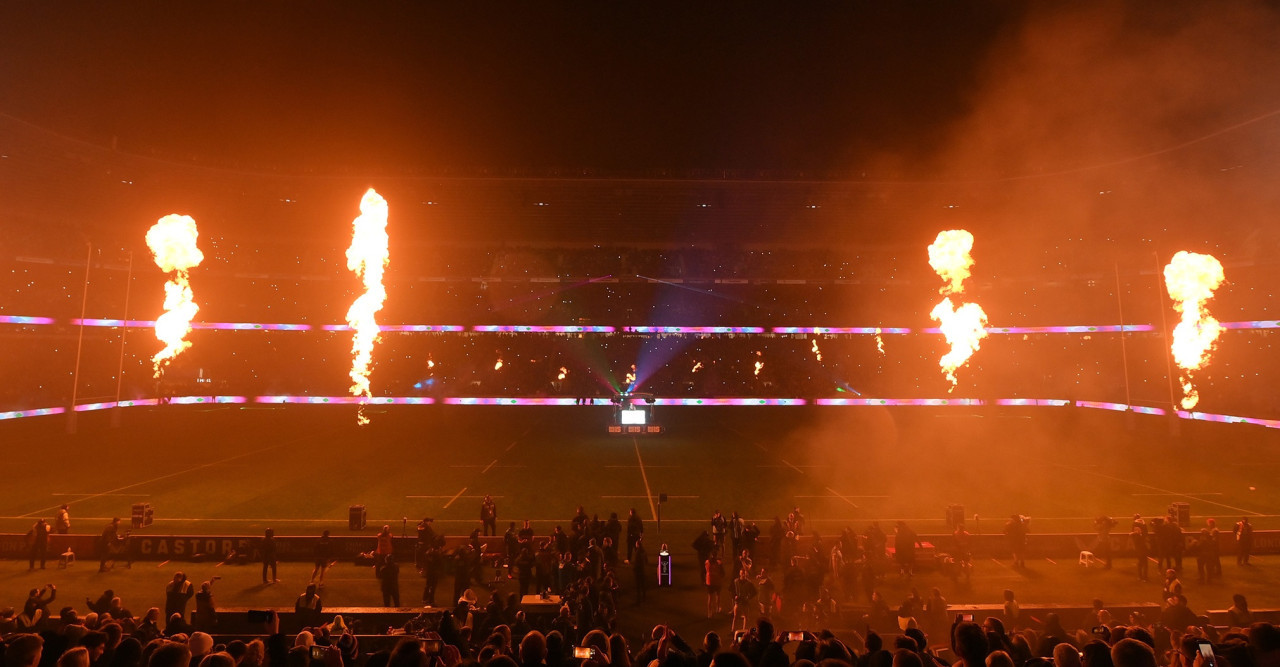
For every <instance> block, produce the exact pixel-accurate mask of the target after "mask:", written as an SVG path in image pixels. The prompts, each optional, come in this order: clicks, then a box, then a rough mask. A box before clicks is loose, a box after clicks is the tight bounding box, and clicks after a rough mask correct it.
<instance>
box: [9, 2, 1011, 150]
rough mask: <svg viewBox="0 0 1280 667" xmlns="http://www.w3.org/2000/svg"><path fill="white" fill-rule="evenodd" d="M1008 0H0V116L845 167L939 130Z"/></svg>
mask: <svg viewBox="0 0 1280 667" xmlns="http://www.w3.org/2000/svg"><path fill="white" fill-rule="evenodd" d="M1017 6H1018V5H1015V4H1013V3H1002V2H981V3H958V2H947V3H925V2H919V3H879V2H875V3H872V2H843V3H809V4H805V5H804V6H800V3H737V2H716V3H684V2H681V3H655V2H580V3H568V2H563V3H554V2H528V3H504V4H498V3H461V2H460V3H427V2H369V3H365V2H358V3H357V2H347V3H333V2H208V3H172V2H162V3H47V2H7V3H4V5H3V7H2V8H0V61H2V62H3V63H4V65H3V68H0V112H4V113H8V114H11V115H14V116H17V117H19V118H22V119H24V120H28V121H31V122H34V123H37V124H40V125H42V126H45V127H48V128H52V129H54V130H56V131H58V132H61V133H64V134H67V135H70V136H73V137H77V138H83V139H87V140H90V141H93V142H97V143H109V142H110V141H111V140H112V138H113V137H116V138H118V141H119V146H120V148H121V149H123V150H131V151H139V152H146V151H152V150H155V151H159V152H160V153H161V154H165V155H172V156H176V157H182V156H187V155H206V156H207V155H213V156H217V157H219V158H227V159H233V160H245V161H248V162H260V163H266V164H282V165H286V166H302V167H317V168H325V167H332V166H335V165H339V164H342V165H347V166H357V167H360V166H374V165H377V166H381V167H384V168H385V167H390V168H397V167H402V168H416V167H425V168H440V167H450V166H476V165H500V166H589V167H600V168H605V169H633V168H649V167H674V168H687V167H712V168H715V167H745V168H777V169H798V168H808V169H826V168H837V167H838V168H843V167H849V166H851V165H852V164H855V163H857V162H858V161H859V160H865V159H869V158H871V157H873V156H876V155H878V154H882V153H894V154H898V155H906V156H911V155H914V154H919V153H923V152H926V151H929V150H931V149H932V147H933V146H934V145H935V144H936V143H937V142H939V141H940V140H941V139H942V136H943V134H944V133H945V132H946V130H947V129H948V127H949V124H950V123H952V122H954V121H955V120H956V119H958V118H959V117H961V116H962V115H963V114H964V112H965V111H966V109H967V103H968V100H967V99H966V97H967V96H968V95H969V94H970V91H971V90H972V88H973V87H974V85H975V76H976V73H977V72H978V71H979V69H980V65H981V63H982V62H983V61H984V59H985V58H986V57H987V54H988V52H989V49H990V48H991V45H992V44H993V43H994V42H995V41H996V40H997V39H998V38H999V36H1000V35H1001V34H1003V33H1007V32H1008V31H1010V30H1013V29H1015V28H1016V26H1017V25H1018V23H1019V21H1020V19H1021V17H1020V15H1019V13H1020V11H1021V10H1019V9H1017V8H1016V7H1017Z"/></svg>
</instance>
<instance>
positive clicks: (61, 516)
mask: <svg viewBox="0 0 1280 667" xmlns="http://www.w3.org/2000/svg"><path fill="white" fill-rule="evenodd" d="M69 510H70V507H69V506H68V505H67V504H66V503H63V505H62V506H61V507H59V508H58V512H57V514H55V515H54V517H53V532H55V533H57V534H59V535H66V534H67V533H69V532H71V513H70V512H69Z"/></svg>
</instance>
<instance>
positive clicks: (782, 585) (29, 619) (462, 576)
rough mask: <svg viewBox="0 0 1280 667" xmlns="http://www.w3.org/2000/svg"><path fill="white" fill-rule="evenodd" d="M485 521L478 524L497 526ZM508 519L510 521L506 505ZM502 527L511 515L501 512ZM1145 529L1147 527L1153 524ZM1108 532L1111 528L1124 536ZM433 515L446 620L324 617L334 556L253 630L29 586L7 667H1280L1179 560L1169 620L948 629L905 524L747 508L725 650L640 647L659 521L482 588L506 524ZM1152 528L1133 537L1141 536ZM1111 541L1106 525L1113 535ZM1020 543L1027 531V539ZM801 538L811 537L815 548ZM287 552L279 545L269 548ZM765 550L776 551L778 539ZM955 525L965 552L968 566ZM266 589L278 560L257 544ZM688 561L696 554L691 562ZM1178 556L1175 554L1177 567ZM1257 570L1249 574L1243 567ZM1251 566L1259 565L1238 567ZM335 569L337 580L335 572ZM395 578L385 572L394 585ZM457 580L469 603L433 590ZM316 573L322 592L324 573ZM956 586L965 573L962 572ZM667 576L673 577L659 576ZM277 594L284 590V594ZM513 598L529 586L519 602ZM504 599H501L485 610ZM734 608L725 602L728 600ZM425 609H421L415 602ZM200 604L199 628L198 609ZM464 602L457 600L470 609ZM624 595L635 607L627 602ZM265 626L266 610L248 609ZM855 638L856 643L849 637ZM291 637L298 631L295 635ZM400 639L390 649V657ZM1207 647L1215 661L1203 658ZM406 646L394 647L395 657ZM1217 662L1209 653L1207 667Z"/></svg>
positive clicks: (1167, 589)
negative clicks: (1216, 613) (831, 528)
mask: <svg viewBox="0 0 1280 667" xmlns="http://www.w3.org/2000/svg"><path fill="white" fill-rule="evenodd" d="M484 509H485V508H484V507H483V506H482V516H483V512H484ZM495 509H496V508H495ZM495 514H496V512H495ZM1139 519H1140V518H1135V523H1134V525H1135V526H1139V525H1145V523H1141V524H1140V523H1139ZM1018 521H1019V517H1016V516H1015V517H1013V518H1011V520H1010V526H1006V531H1005V532H1006V536H1007V538H1008V540H1009V544H1010V548H1011V549H1013V552H1014V554H1015V560H1016V558H1017V553H1018V551H1017V549H1018V546H1017V543H1018V539H1019V537H1018V536H1019V534H1020V533H1018V531H1017V530H1015V528H1016V526H1014V527H1011V526H1013V525H1014V524H1015V523H1016V522H1018ZM1111 523H1114V522H1110V523H1108V524H1107V526H1106V527H1107V528H1108V529H1109V527H1110V525H1111ZM432 524H433V522H432V521H431V520H430V519H424V520H423V521H422V522H421V523H420V524H419V525H418V535H417V539H416V543H415V548H414V566H415V567H416V568H417V569H418V570H419V571H420V572H421V574H422V575H423V577H422V580H423V581H424V588H423V591H422V601H423V603H424V604H426V605H429V607H432V608H434V607H435V603H436V602H437V597H440V596H442V597H444V599H445V601H446V603H447V607H448V608H446V609H445V610H443V611H438V612H431V611H430V610H428V611H427V612H424V613H423V614H421V615H419V616H417V617H415V618H412V619H411V620H409V621H407V622H406V623H404V624H403V625H402V626H399V627H388V628H386V629H385V630H384V629H383V628H362V627H361V620H360V619H358V618H344V617H343V616H342V615H333V614H332V613H330V614H329V615H325V614H323V613H322V612H323V609H324V605H323V604H322V602H321V594H322V593H321V589H320V587H319V586H320V585H322V584H323V579H324V568H323V567H320V565H322V563H321V562H320V561H321V560H323V561H325V562H326V563H327V562H328V560H329V559H330V557H331V551H329V550H328V549H329V548H328V546H327V545H326V544H324V542H321V543H320V544H319V545H317V547H316V550H317V551H316V554H317V566H318V567H317V568H316V570H315V571H313V573H312V584H311V585H309V586H308V587H307V590H306V591H305V592H304V593H303V594H302V595H300V596H299V598H298V601H297V603H296V605H295V607H294V610H293V613H292V614H291V615H288V616H283V617H282V615H281V614H277V613H276V612H274V611H266V612H258V613H260V615H261V617H260V618H257V619H250V620H251V622H254V623H258V624H259V625H258V626H257V630H258V632H257V633H251V634H248V635H241V634H236V633H231V634H228V633H225V632H221V631H220V629H219V625H218V615H217V612H216V606H215V604H214V600H213V590H212V586H213V584H214V583H215V582H214V581H208V582H204V583H203V584H202V585H201V586H200V587H199V589H198V590H199V592H196V591H197V589H196V587H195V586H194V585H193V584H192V582H190V581H188V580H187V579H186V577H185V575H184V574H183V573H181V572H178V573H176V574H175V575H174V577H173V579H172V581H170V582H169V583H168V584H167V585H166V587H165V590H164V603H163V611H162V609H161V607H160V606H155V607H151V608H149V609H148V610H147V611H145V612H144V613H142V614H140V615H135V614H134V613H132V612H131V611H130V610H129V609H128V608H127V607H126V606H125V601H123V600H122V599H121V598H120V597H119V596H117V595H116V594H115V592H114V591H112V590H106V591H104V592H103V593H102V595H101V596H99V597H98V598H97V599H96V600H94V599H86V600H85V608H86V611H85V612H83V613H82V612H81V611H80V610H78V609H77V608H76V605H67V606H63V607H62V608H61V610H60V611H59V612H58V613H57V614H56V615H55V614H51V613H50V611H49V610H50V608H51V607H52V606H53V604H54V602H55V601H57V600H58V598H57V589H56V587H55V586H53V585H49V586H47V587H45V588H44V589H38V590H32V591H31V592H30V594H29V596H28V598H27V599H26V601H25V602H24V603H23V606H22V609H21V611H20V612H17V611H16V610H13V609H10V610H6V611H3V612H0V636H3V637H4V639H3V641H2V642H0V648H3V663H4V665H6V667H54V666H55V665H56V666H57V667H273V666H274V667H281V666H285V667H309V666H310V665H313V664H314V665H316V667H319V666H320V665H324V667H428V666H434V667H454V666H456V665H463V666H464V667H465V666H467V665H472V666H477V665H480V666H483V667H543V666H545V667H569V666H583V667H606V666H607V667H630V666H631V665H649V666H653V667H708V666H710V665H717V666H720V667H787V666H793V667H813V666H819V667H841V666H857V667H925V666H929V667H941V666H944V665H956V666H957V667H969V666H971V665H973V666H977V665H983V666H984V667H1156V666H1157V665H1169V666H1171V667H1213V665H1223V666H1224V667H1268V666H1269V665H1272V664H1275V661H1276V660H1277V659H1280V632H1278V631H1277V630H1276V628H1274V627H1273V626H1271V625H1270V624H1268V623H1265V622H1255V619H1254V617H1253V612H1252V611H1251V610H1250V609H1249V607H1248V603H1247V601H1246V600H1245V598H1244V597H1243V596H1240V595H1237V596H1235V597H1234V599H1233V605H1232V607H1231V608H1230V609H1229V610H1228V611H1227V622H1226V624H1225V625H1214V624H1213V623H1212V622H1211V621H1210V620H1209V618H1208V617H1207V616H1204V615H1199V614H1196V613H1195V612H1193V611H1191V610H1190V607H1189V605H1188V603H1187V599H1186V597H1185V596H1184V595H1183V589H1182V584H1181V582H1180V581H1179V579H1178V576H1179V570H1178V569H1177V567H1178V566H1179V564H1178V563H1176V562H1175V561H1173V560H1169V561H1168V563H1169V564H1170V566H1171V567H1170V569H1169V570H1168V572H1167V575H1166V578H1165V581H1164V582H1163V593H1162V598H1163V605H1162V607H1161V609H1160V611H1159V612H1158V615H1157V616H1155V617H1152V618H1144V617H1143V616H1142V615H1141V613H1129V614H1127V615H1126V617H1125V618H1118V617H1117V616H1118V614H1117V615H1113V614H1112V612H1111V611H1110V610H1108V609H1107V606H1106V605H1105V604H1104V603H1103V602H1102V601H1101V600H1095V602H1094V606H1093V609H1092V610H1091V611H1088V612H1084V611H1083V610H1082V615H1083V616H1085V617H1086V618H1087V620H1086V622H1085V623H1083V624H1082V626H1081V627H1078V628H1068V627H1065V626H1064V624H1063V621H1062V620H1061V619H1060V618H1059V616H1058V615H1057V614H1056V613H1047V614H1045V613H1039V612H1037V614H1033V613H1029V612H1028V611H1026V610H1024V609H1023V608H1022V607H1021V606H1020V605H1019V603H1018V601H1017V600H1016V598H1015V595H1014V593H1013V592H1012V591H1005V595H1004V597H1005V602H1004V605H1003V607H1002V608H1001V609H999V610H994V609H993V610H991V612H990V614H991V615H990V616H988V617H987V618H985V620H979V619H975V618H973V617H972V614H969V615H960V614H957V615H952V614H951V613H949V607H948V603H947V601H946V600H945V599H944V598H943V597H942V595H941V593H940V592H939V590H938V589H937V588H934V589H933V590H932V591H931V592H930V593H929V595H928V596H927V597H922V596H920V595H919V594H918V593H917V592H916V590H915V589H914V588H913V589H911V593H910V595H909V596H908V597H907V598H906V599H904V600H903V601H902V602H901V603H900V604H897V605H890V603H889V602H888V601H887V600H886V599H885V598H884V597H883V596H882V595H881V594H880V592H879V590H878V587H879V584H881V583H883V582H884V581H885V579H887V578H890V577H897V578H898V579H899V580H900V581H907V582H910V580H911V578H912V577H913V575H914V574H915V573H914V568H915V563H916V555H917V554H916V546H917V544H918V543H919V537H918V536H917V535H916V534H915V533H914V532H913V531H912V530H911V528H910V527H909V526H908V525H907V524H906V523H904V522H897V523H896V525H894V526H893V527H892V529H891V532H890V533H886V532H885V531H883V530H882V529H881V528H880V526H879V525H878V524H877V523H871V524H869V525H867V526H866V528H865V529H864V530H862V531H860V532H855V531H854V530H853V529H852V528H848V529H845V530H844V531H842V532H841V533H840V534H839V535H838V536H836V537H835V538H833V539H829V540H824V539H823V538H822V537H820V536H818V535H817V534H816V533H813V532H812V530H810V529H807V528H806V525H805V517H804V514H803V513H802V512H801V511H800V509H799V508H795V509H794V510H792V511H791V512H790V513H788V514H787V515H786V517H785V518H783V517H781V516H780V517H776V518H775V520H774V521H773V522H772V525H770V526H766V527H765V528H764V529H763V532H764V533H765V534H764V535H762V534H761V533H762V529H761V527H759V526H757V525H756V524H755V523H754V522H751V521H747V520H745V519H743V518H742V517H740V516H739V515H738V514H737V513H730V514H728V515H725V514H722V513H720V512H718V511H717V512H715V514H714V515H713V516H712V518H711V520H710V522H709V523H708V524H707V526H706V529H705V530H703V531H702V532H701V533H700V534H699V535H698V537H697V538H696V539H695V541H694V542H693V544H692V545H690V548H691V549H692V550H693V551H694V552H695V553H696V554H697V560H698V561H699V562H701V563H702V567H701V568H699V569H700V572H699V573H698V576H699V581H700V586H701V587H703V588H704V589H705V590H706V593H707V606H706V614H707V616H708V618H711V619H716V620H718V621H725V622H727V626H728V628H729V631H728V632H727V633H726V634H725V636H724V637H721V636H720V635H719V633H718V632H710V633H708V634H707V635H706V636H705V637H703V638H702V640H701V642H700V644H699V643H691V642H690V641H688V640H686V639H685V638H684V637H682V636H681V635H680V634H679V633H678V631H677V629H675V628H673V627H671V626H669V625H667V624H665V623H659V624H657V625H656V626H655V627H654V628H653V630H652V632H651V633H649V634H648V635H647V636H645V637H643V638H642V641H641V642H639V643H637V644H632V643H630V642H629V641H628V639H627V638H626V637H625V636H624V635H623V634H621V633H620V631H619V623H618V621H619V615H620V614H621V613H647V614H648V615H649V616H653V615H655V613H666V612H655V611H654V610H653V608H652V607H647V606H646V598H647V595H646V589H647V588H648V582H650V581H652V580H653V579H654V574H655V571H658V572H660V571H661V569H660V568H657V569H656V570H655V561H656V560H658V557H659V556H661V557H665V556H666V555H667V554H668V553H669V552H670V551H671V548H670V547H669V546H668V545H666V544H663V545H660V546H655V547H654V549H655V551H656V553H655V554H654V556H653V557H651V556H650V555H649V550H650V547H648V546H647V545H646V541H645V530H644V528H645V526H644V522H643V521H642V520H640V518H639V517H638V515H636V513H635V512H634V511H633V512H632V513H631V515H630V516H628V517H627V518H626V519H625V520H624V519H621V518H620V517H619V516H618V515H617V514H616V513H615V514H610V516H609V517H608V518H607V519H603V520H602V519H601V518H600V517H599V516H598V515H590V516H589V515H588V514H587V512H586V511H585V510H584V509H583V508H581V507H580V508H579V509H578V511H577V513H576V514H575V515H574V517H573V518H572V520H571V521H570V522H569V524H568V525H569V527H568V529H567V530H566V529H564V528H563V527H562V526H556V527H555V529H554V530H553V531H552V532H551V533H550V534H547V535H536V534H535V533H534V531H533V529H532V528H531V527H530V524H529V522H527V521H526V522H524V524H523V525H522V526H518V525H517V524H516V523H514V522H513V523H510V524H509V526H508V528H507V530H506V532H505V533H504V534H503V535H502V536H501V539H502V546H501V548H500V550H499V551H498V552H497V553H496V554H494V556H495V557H496V561H495V562H494V563H493V564H494V565H497V564H498V563H501V564H502V565H503V566H504V567H503V568H502V569H504V570H505V571H507V572H509V573H510V574H509V576H508V577H507V580H506V581H504V580H503V579H502V578H499V579H496V580H492V581H486V580H487V578H486V577H485V576H484V575H483V574H482V571H483V569H484V565H485V562H484V561H485V557H486V556H485V549H484V544H483V543H482V542H481V540H482V539H483V537H482V535H481V532H482V530H483V531H484V533H485V536H484V537H487V536H488V534H489V533H491V532H494V533H496V526H490V525H488V524H486V525H485V526H484V528H483V529H481V528H478V529H476V530H475V531H474V532H473V533H472V534H471V536H470V540H469V541H468V542H467V543H466V544H463V545H461V546H459V547H457V548H454V549H449V550H447V551H446V550H445V545H446V541H445V539H444V536H443V535H440V534H437V533H436V532H435V530H434V528H433V525H432ZM1135 530H1137V528H1135ZM1101 531H1103V529H1102V528H1100V534H1102V532H1101ZM1023 534H1024V533H1023ZM801 536H809V537H811V538H812V539H805V540H801V539H800V538H801ZM271 538H272V535H271V534H270V532H268V534H267V535H265V536H264V538H263V542H264V543H265V542H269V541H270V540H271ZM765 538H767V539H765ZM393 539H394V538H393V537H392V534H391V532H390V530H389V529H384V530H383V531H382V532H381V533H379V536H378V537H377V538H376V540H375V542H374V545H373V546H374V548H373V549H372V551H371V552H369V553H368V554H364V555H362V558H363V559H367V561H368V562H369V564H371V565H372V566H373V568H374V569H375V571H376V572H377V573H378V577H377V578H378V580H379V583H380V586H381V587H382V591H383V594H384V603H385V604H387V605H389V606H398V604H399V602H400V599H399V597H400V592H399V582H398V577H399V574H398V573H399V569H398V567H396V563H395V555H394V554H395V549H394V545H393ZM966 539H967V538H966V537H965V534H964V532H963V527H962V526H958V527H957V532H956V535H955V542H956V544H954V545H951V546H952V547H953V550H954V551H956V552H957V556H958V557H960V558H965V556H964V554H963V549H964V548H965V546H964V545H965V544H966V542H965V540H966ZM258 551H259V558H260V560H261V561H262V563H263V567H264V570H263V573H264V574H263V576H264V582H266V583H271V582H272V581H273V580H271V579H267V569H266V568H267V566H268V565H270V564H274V563H273V561H274V550H268V549H266V548H265V547H263V548H260V549H259V550H258ZM681 552H682V553H684V550H683V549H681ZM1162 558H1163V555H1162ZM1246 560H1247V559H1246ZM1240 564H1241V566H1245V565H1247V563H1240ZM326 567H327V565H326ZM389 570H390V571H391V572H392V573H391V574H387V572H388V571H389ZM445 570H451V571H452V577H453V579H454V587H453V591H452V593H450V594H447V595H442V593H443V592H442V591H437V590H436V589H437V588H438V587H439V586H440V584H441V583H442V575H443V574H444V572H445ZM317 573H318V574H319V584H317V583H316V576H317ZM954 574H955V573H953V575H954ZM660 580H661V578H660V577H659V581H660ZM276 581H278V580H276ZM513 585H514V587H515V590H513V591H509V592H505V590H504V589H510V588H512V586H513ZM486 590H487V592H488V600H487V601H485V600H484V599H483V598H482V597H481V595H483V594H484V593H485V592H486ZM722 593H723V594H724V596H723V599H722ZM530 594H532V595H535V596H538V599H539V600H540V601H546V602H551V603H552V604H558V605H559V608H558V612H556V613H552V614H549V615H539V614H535V613H531V612H529V611H528V610H527V609H526V608H525V602H526V601H527V599H526V598H525V597H524V596H526V595H530ZM409 597H416V595H414V594H412V593H411V594H410V596H409ZM192 598H194V599H195V612H196V613H194V614H190V615H189V614H188V613H187V605H188V603H189V601H190V600H191V599H192ZM455 600H456V602H454V601H455ZM624 600H625V601H626V602H625V603H624ZM251 613H254V612H251ZM850 628H855V629H852V630H851V629H850ZM284 630H287V631H288V634H285V632H284ZM392 642H394V644H392ZM1202 644H1207V645H1208V646H1209V647H1210V649H1202V648H1201V645H1202ZM392 646H393V647H392ZM1205 653H1208V655H1210V656H1212V659H1213V660H1214V662H1213V663H1212V664H1210V663H1209V662H1208V661H1207V660H1208V659H1207V658H1206V657H1205Z"/></svg>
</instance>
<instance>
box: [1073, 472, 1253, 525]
mask: <svg viewBox="0 0 1280 667" xmlns="http://www.w3.org/2000/svg"><path fill="white" fill-rule="evenodd" d="M1058 465H1060V466H1062V467H1063V468H1080V467H1081V466H1071V465H1065V464H1058ZM1080 472H1087V473H1089V474H1090V475H1094V476H1097V477H1101V478H1103V479H1110V480H1113V481H1116V482H1123V483H1125V484H1132V485H1134V486H1140V487H1142V488H1144V489H1151V490H1152V491H1158V492H1159V495H1165V496H1177V497H1180V498H1190V499H1191V500H1198V501H1200V502H1202V503H1206V504H1209V505H1217V506H1218V507H1224V508H1226V509H1229V510H1231V511H1233V512H1240V513H1241V514H1251V515H1253V516H1262V513H1261V512H1255V511H1253V510H1247V509H1242V508H1240V507H1232V506H1231V505H1227V504H1225V503H1218V502H1214V501H1212V500H1205V499H1204V498H1201V497H1199V496H1193V495H1189V494H1186V493H1178V492H1176V491H1170V490H1168V489H1162V488H1160V487H1158V486H1151V485H1150V484H1143V483H1142V482H1135V481H1133V480H1130V479H1125V478H1123V477H1115V476H1113V475H1106V474H1103V473H1100V472H1095V471H1093V470H1081V471H1080Z"/></svg>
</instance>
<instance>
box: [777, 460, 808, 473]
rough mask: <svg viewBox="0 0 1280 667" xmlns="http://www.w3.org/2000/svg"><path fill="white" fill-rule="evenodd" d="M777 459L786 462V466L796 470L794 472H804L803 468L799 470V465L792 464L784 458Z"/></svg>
mask: <svg viewBox="0 0 1280 667" xmlns="http://www.w3.org/2000/svg"><path fill="white" fill-rule="evenodd" d="M778 460H779V461H782V462H783V463H785V464H787V466H788V467H789V468H791V469H792V470H794V471H796V472H798V473H800V474H801V475H803V474H804V471H803V470H801V469H800V467H799V466H797V465H794V464H792V463H791V462H790V461H788V460H786V459H778Z"/></svg>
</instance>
